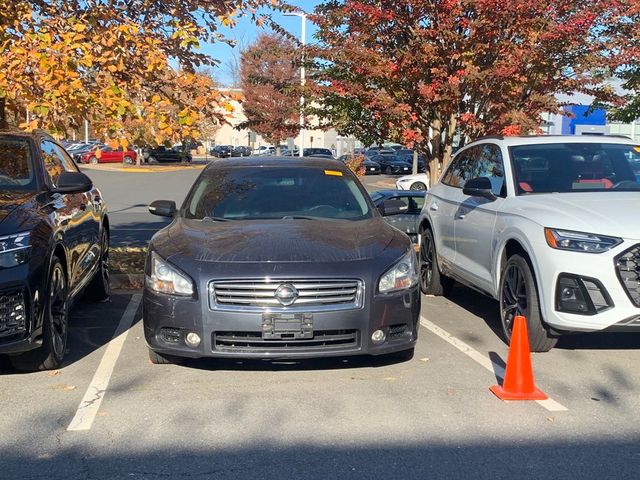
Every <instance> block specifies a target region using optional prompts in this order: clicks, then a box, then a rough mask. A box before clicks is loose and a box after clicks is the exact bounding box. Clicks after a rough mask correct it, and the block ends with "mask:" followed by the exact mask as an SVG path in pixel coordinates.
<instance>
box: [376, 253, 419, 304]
mask: <svg viewBox="0 0 640 480" xmlns="http://www.w3.org/2000/svg"><path fill="white" fill-rule="evenodd" d="M417 283H418V262H417V261H416V254H415V253H414V252H413V250H409V251H408V252H407V254H406V255H405V256H404V257H402V258H401V259H400V261H398V262H397V263H396V264H395V265H394V266H393V267H391V268H390V269H389V270H387V272H386V273H385V274H384V275H382V277H380V282H379V284H378V290H379V291H380V293H391V292H396V291H398V290H405V289H407V288H411V287H413V286H415V285H416V284H417Z"/></svg>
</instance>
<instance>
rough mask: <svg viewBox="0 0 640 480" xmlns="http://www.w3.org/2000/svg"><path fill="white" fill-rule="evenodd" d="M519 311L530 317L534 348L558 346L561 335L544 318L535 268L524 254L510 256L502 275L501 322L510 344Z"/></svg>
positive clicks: (530, 342)
mask: <svg viewBox="0 0 640 480" xmlns="http://www.w3.org/2000/svg"><path fill="white" fill-rule="evenodd" d="M516 315H523V316H524V317H526V319H527V330H528V333H529V348H530V349H531V351H532V352H548V351H549V350H551V349H552V348H553V347H555V345H556V343H557V342H558V337H557V336H555V335H552V334H551V332H550V331H549V329H548V328H547V327H546V325H545V324H544V322H543V320H542V312H541V311H540V303H539V300H538V289H537V286H536V281H535V277H534V275H533V269H532V268H531V265H530V264H529V262H528V261H527V259H526V258H524V257H522V256H521V255H512V256H511V257H509V259H508V260H507V263H506V264H505V266H504V268H503V269H502V273H501V275H500V324H501V326H502V332H503V335H504V339H505V341H506V343H507V344H509V343H510V342H511V329H512V328H513V319H514V318H515V316H516Z"/></svg>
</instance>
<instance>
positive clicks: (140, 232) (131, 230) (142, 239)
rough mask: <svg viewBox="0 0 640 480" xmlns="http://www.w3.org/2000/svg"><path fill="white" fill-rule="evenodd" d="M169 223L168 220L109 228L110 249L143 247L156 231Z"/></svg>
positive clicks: (121, 224) (132, 223)
mask: <svg viewBox="0 0 640 480" xmlns="http://www.w3.org/2000/svg"><path fill="white" fill-rule="evenodd" d="M155 218H159V217H155ZM169 223H171V221H170V220H169V219H167V220H154V221H148V222H129V223H120V224H117V225H114V226H112V227H111V238H110V239H109V243H110V245H111V246H112V247H144V246H146V245H147V244H148V243H149V240H151V237H153V235H155V233H156V232H157V231H158V230H160V229H162V228H164V227H166V226H167V225H169Z"/></svg>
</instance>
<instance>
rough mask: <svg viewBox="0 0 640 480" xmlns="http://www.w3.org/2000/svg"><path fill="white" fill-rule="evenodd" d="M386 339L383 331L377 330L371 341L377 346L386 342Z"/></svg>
mask: <svg viewBox="0 0 640 480" xmlns="http://www.w3.org/2000/svg"><path fill="white" fill-rule="evenodd" d="M384 338H385V335H384V332H383V331H382V330H376V331H375V332H373V333H372V334H371V341H372V342H373V343H375V344H376V345H378V344H380V343H382V342H384Z"/></svg>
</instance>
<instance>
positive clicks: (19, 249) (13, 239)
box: [0, 232, 31, 268]
mask: <svg viewBox="0 0 640 480" xmlns="http://www.w3.org/2000/svg"><path fill="white" fill-rule="evenodd" d="M30 237H31V236H30V234H29V232H22V233H16V234H14V235H6V236H3V237H0V268H11V267H16V266H18V265H22V264H23V263H27V262H28V261H29V251H30V246H31V242H30V240H31V238H30Z"/></svg>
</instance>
